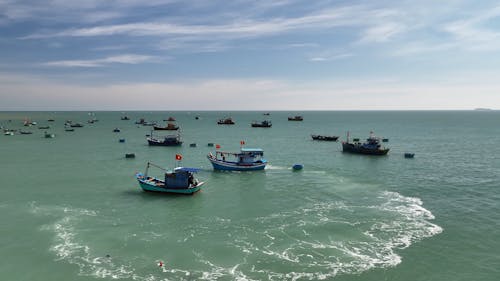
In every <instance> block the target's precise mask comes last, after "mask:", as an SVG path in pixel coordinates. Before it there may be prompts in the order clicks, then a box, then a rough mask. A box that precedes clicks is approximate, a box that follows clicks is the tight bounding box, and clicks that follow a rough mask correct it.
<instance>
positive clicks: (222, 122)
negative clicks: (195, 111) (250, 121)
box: [217, 117, 235, 125]
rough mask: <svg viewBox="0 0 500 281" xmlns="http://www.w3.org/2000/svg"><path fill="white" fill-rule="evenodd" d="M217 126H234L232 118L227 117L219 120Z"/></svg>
mask: <svg viewBox="0 0 500 281" xmlns="http://www.w3.org/2000/svg"><path fill="white" fill-rule="evenodd" d="M217 124H219V125H234V124H235V123H234V121H233V118H231V117H228V118H224V119H219V121H217Z"/></svg>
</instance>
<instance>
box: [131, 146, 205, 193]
mask: <svg viewBox="0 0 500 281" xmlns="http://www.w3.org/2000/svg"><path fill="white" fill-rule="evenodd" d="M178 157H179V154H177V155H176V159H177V158H178ZM150 166H153V167H156V168H159V169H161V170H162V171H164V179H159V178H156V177H152V176H148V170H149V167H150ZM198 171H199V169H197V168H188V167H177V168H175V169H174V170H173V171H168V170H167V169H164V168H162V167H160V166H158V165H155V164H153V163H150V162H148V164H147V166H146V172H145V173H144V174H142V173H137V174H136V175H135V178H136V179H137V181H138V182H139V185H140V186H141V188H142V190H144V191H151V192H162V193H176V194H194V193H195V192H198V191H200V188H201V186H202V185H203V184H204V182H202V181H198V180H197V179H196V178H195V177H194V175H193V174H194V173H196V172H198Z"/></svg>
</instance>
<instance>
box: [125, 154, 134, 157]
mask: <svg viewBox="0 0 500 281" xmlns="http://www.w3.org/2000/svg"><path fill="white" fill-rule="evenodd" d="M125 158H135V153H127V154H125Z"/></svg>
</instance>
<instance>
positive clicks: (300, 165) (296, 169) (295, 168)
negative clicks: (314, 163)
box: [292, 164, 304, 171]
mask: <svg viewBox="0 0 500 281" xmlns="http://www.w3.org/2000/svg"><path fill="white" fill-rule="evenodd" d="M302 168H304V165H302V164H293V166H292V169H294V170H295V171H298V170H302Z"/></svg>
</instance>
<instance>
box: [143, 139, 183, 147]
mask: <svg viewBox="0 0 500 281" xmlns="http://www.w3.org/2000/svg"><path fill="white" fill-rule="evenodd" d="M147 140H148V144H149V145H152V146H179V145H182V142H179V141H174V140H172V141H170V140H168V141H165V140H155V139H150V138H148V139H147Z"/></svg>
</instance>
